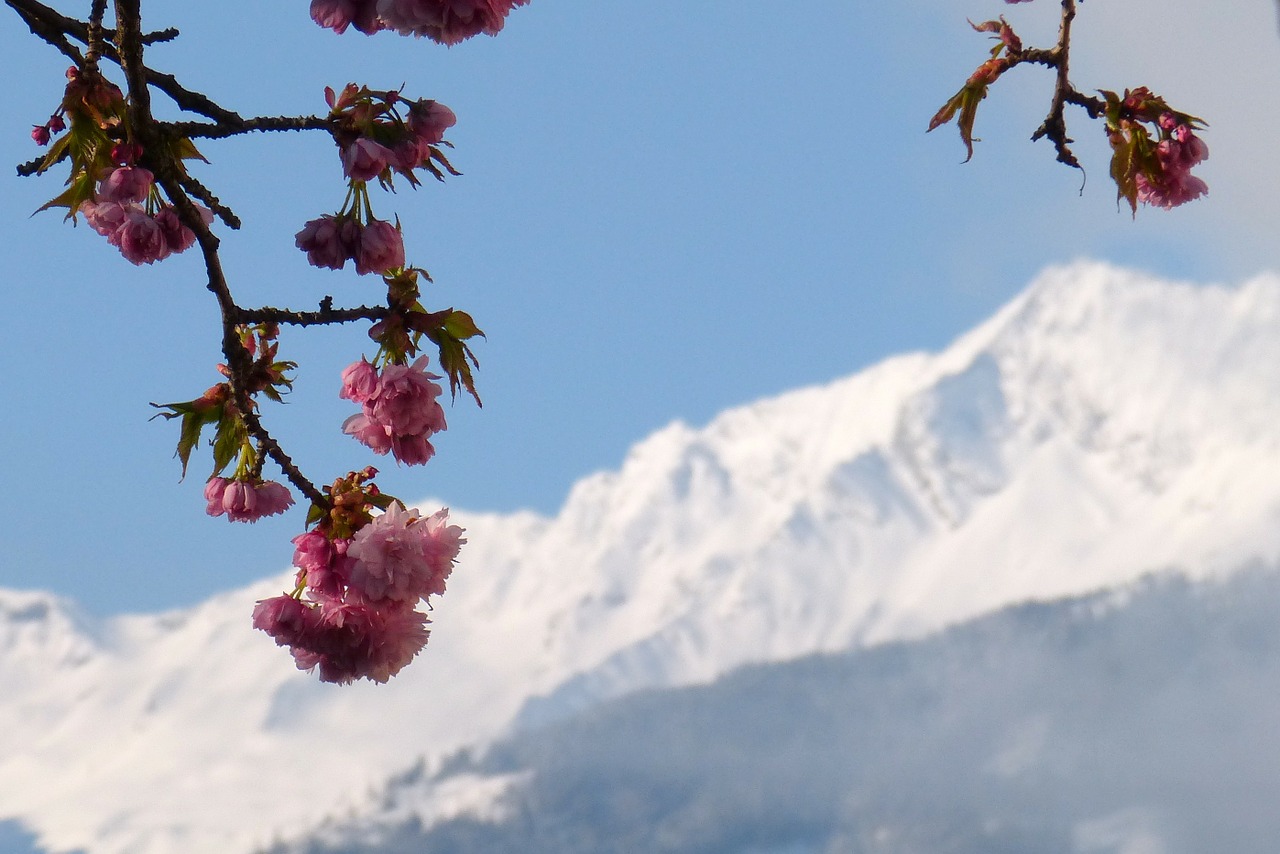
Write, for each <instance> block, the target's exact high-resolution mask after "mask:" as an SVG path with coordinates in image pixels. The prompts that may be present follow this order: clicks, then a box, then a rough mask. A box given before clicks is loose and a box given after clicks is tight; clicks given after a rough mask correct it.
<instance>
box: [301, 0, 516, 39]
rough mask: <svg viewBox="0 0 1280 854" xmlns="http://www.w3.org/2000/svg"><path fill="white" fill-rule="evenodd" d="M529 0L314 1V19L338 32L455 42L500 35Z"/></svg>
mask: <svg viewBox="0 0 1280 854" xmlns="http://www.w3.org/2000/svg"><path fill="white" fill-rule="evenodd" d="M528 2H529V0H311V18H312V20H314V21H315V22H316V23H317V24H319V25H320V26H322V27H328V28H329V29H331V30H333V31H334V32H337V33H343V32H346V29H347V27H349V26H354V27H355V28H356V29H357V30H359V31H360V32H362V33H365V34H367V35H372V34H374V33H376V32H378V31H379V30H395V31H396V32H398V33H400V34H401V35H414V36H426V37H427V38H429V39H431V40H432V41H436V42H439V43H440V44H446V45H453V44H457V43H458V42H460V41H463V40H465V39H469V38H471V37H472V36H476V35H479V34H480V33H486V34H488V35H491V36H494V35H497V34H498V33H499V32H500V31H501V30H502V26H503V24H504V23H505V22H506V18H507V14H508V13H509V12H510V11H511V10H512V9H513V8H515V7H516V6H523V5H525V4H526V3H528Z"/></svg>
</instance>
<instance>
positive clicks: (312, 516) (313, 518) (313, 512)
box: [305, 504, 329, 528]
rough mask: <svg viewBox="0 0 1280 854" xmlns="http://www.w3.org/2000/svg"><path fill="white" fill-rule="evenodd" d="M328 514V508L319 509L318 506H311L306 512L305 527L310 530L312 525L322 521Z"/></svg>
mask: <svg viewBox="0 0 1280 854" xmlns="http://www.w3.org/2000/svg"><path fill="white" fill-rule="evenodd" d="M328 512H329V510H328V508H325V507H321V506H320V505H319V504H312V505H311V507H310V508H309V509H308V510H307V521H306V523H305V527H307V528H310V527H311V526H312V525H314V524H316V523H317V522H319V521H320V520H321V519H323V518H324V517H325V516H326V515H327V514H328Z"/></svg>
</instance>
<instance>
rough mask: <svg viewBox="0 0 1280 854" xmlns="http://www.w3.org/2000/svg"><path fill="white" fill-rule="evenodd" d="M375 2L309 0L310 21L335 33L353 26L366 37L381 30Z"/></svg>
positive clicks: (373, 0) (364, 0) (374, 0)
mask: <svg viewBox="0 0 1280 854" xmlns="http://www.w3.org/2000/svg"><path fill="white" fill-rule="evenodd" d="M377 5H378V4H377V0H311V20H313V21H315V22H316V23H317V24H319V25H320V26H322V27H325V28H327V29H330V30H333V31H334V32H335V33H339V34H341V33H345V32H346V31H347V27H349V26H352V25H354V26H355V28H356V29H357V30H359V31H360V32H362V33H365V34H366V35H373V34H374V33H376V32H377V31H378V30H380V29H382V24H381V22H380V21H379V20H378V10H377Z"/></svg>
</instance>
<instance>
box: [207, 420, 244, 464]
mask: <svg viewBox="0 0 1280 854" xmlns="http://www.w3.org/2000/svg"><path fill="white" fill-rule="evenodd" d="M248 438H249V435H248V431H247V430H246V429H245V426H244V421H243V420H242V419H241V418H240V417H239V416H238V415H227V416H225V417H223V418H221V419H219V420H218V431H217V432H216V433H215V434H214V436H213V473H214V475H217V474H220V473H221V472H222V470H223V469H225V468H226V467H227V466H229V465H230V464H231V461H232V460H233V459H235V458H236V455H237V454H239V453H240V448H241V447H242V446H243V445H244V443H245V442H246V441H247V440H248Z"/></svg>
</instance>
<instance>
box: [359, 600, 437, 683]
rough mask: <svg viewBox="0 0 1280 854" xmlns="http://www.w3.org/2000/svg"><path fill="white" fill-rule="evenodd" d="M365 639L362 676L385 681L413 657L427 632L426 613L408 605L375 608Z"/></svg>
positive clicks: (420, 649) (423, 643)
mask: <svg viewBox="0 0 1280 854" xmlns="http://www.w3.org/2000/svg"><path fill="white" fill-rule="evenodd" d="M378 616H379V619H378V620H376V621H375V622H374V628H375V629H376V631H374V632H373V633H372V635H371V637H370V639H369V663H368V667H367V669H366V671H365V673H364V676H365V678H367V679H372V680H373V681H374V682H383V683H385V682H386V681H387V680H388V679H390V678H391V677H392V676H395V675H396V674H397V673H399V672H400V671H401V669H403V668H404V666H405V665H406V664H408V663H409V662H410V661H412V660H413V657H414V656H415V655H417V654H418V653H419V652H421V651H422V648H423V647H424V646H426V645H427V637H428V636H429V635H430V634H431V632H430V630H429V629H427V622H428V620H427V615H426V614H423V613H421V612H419V611H415V610H413V609H412V608H384V609H381V610H380V611H379V612H378Z"/></svg>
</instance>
